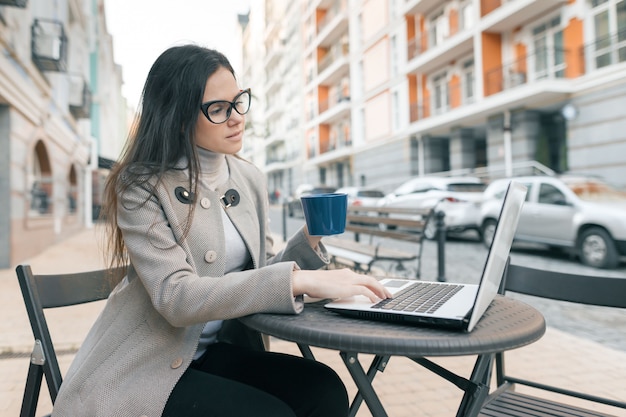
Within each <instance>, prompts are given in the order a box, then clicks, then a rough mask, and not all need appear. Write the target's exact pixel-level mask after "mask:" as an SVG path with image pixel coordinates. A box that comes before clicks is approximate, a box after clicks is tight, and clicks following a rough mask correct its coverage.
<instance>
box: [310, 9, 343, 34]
mask: <svg viewBox="0 0 626 417" xmlns="http://www.w3.org/2000/svg"><path fill="white" fill-rule="evenodd" d="M347 8H348V6H347V4H346V2H345V1H341V2H340V3H339V4H335V5H334V6H333V7H332V8H330V9H328V10H327V11H326V15H325V16H324V17H323V18H322V20H320V21H319V22H318V23H317V34H320V33H321V32H322V31H323V30H324V28H325V27H326V26H328V24H329V23H330V22H331V21H332V20H333V19H334V18H335V17H336V16H337V15H338V14H340V13H343V12H344V11H345V10H346V9H347Z"/></svg>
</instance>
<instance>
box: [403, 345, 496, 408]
mask: <svg viewBox="0 0 626 417" xmlns="http://www.w3.org/2000/svg"><path fill="white" fill-rule="evenodd" d="M492 357H493V355H479V356H478V358H477V359H476V363H475V364H474V369H473V370H472V375H471V376H470V379H467V378H464V377H461V376H459V375H457V374H455V373H453V372H451V371H449V370H448V369H445V368H443V367H441V366H440V365H437V364H436V363H434V362H432V361H430V360H428V359H426V358H410V359H411V360H412V361H414V362H415V363H418V364H420V365H422V366H423V367H424V368H426V369H428V370H429V371H431V372H434V373H435V374H437V375H439V376H441V377H443V378H444V379H447V380H448V381H450V382H452V383H453V384H454V385H456V386H457V387H458V388H460V389H461V390H463V391H464V394H463V399H462V400H461V404H460V405H459V410H458V412H457V414H456V416H457V417H476V416H477V415H478V413H479V412H480V408H481V406H482V404H483V402H484V401H485V398H487V395H488V394H489V378H490V375H491V363H492Z"/></svg>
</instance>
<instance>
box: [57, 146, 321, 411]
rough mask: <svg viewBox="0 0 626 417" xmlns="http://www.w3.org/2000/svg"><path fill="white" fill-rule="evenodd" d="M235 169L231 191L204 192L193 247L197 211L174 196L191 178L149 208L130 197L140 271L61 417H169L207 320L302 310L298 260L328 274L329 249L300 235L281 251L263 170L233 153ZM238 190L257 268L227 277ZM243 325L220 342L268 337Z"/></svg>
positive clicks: (133, 273)
mask: <svg viewBox="0 0 626 417" xmlns="http://www.w3.org/2000/svg"><path fill="white" fill-rule="evenodd" d="M227 163H228V166H229V169H230V179H229V181H228V183H227V184H226V185H225V186H224V187H222V188H221V189H219V190H217V191H218V192H213V191H210V190H208V189H199V190H198V194H199V195H198V198H197V199H196V207H195V216H194V219H193V224H192V225H191V229H190V231H189V235H188V237H187V239H186V240H184V241H181V235H182V233H183V228H184V219H185V216H186V214H187V209H188V207H189V206H188V205H187V204H184V203H181V202H180V201H179V200H178V199H177V198H176V196H175V191H174V190H175V189H176V187H178V186H183V187H184V186H185V184H186V182H185V179H186V177H185V174H184V173H183V172H174V173H172V174H171V175H170V176H168V178H167V179H166V180H165V181H164V184H163V185H161V186H159V187H158V188H157V192H156V195H155V196H153V197H151V198H150V199H149V200H148V202H147V203H146V204H145V205H143V206H142V207H139V206H140V204H141V202H143V201H144V200H145V199H146V198H147V196H148V195H149V194H148V192H147V191H146V190H145V189H143V188H136V189H133V190H131V191H129V192H127V193H126V194H125V195H124V196H123V198H122V200H123V204H122V207H121V208H120V209H119V210H118V213H119V216H118V220H119V225H120V228H121V229H122V231H123V235H124V239H125V242H126V245H127V247H128V252H129V254H130V259H131V267H130V268H129V272H128V275H127V277H126V278H125V279H124V280H123V281H122V282H121V283H120V284H119V285H118V286H117V287H116V289H115V290H114V292H113V293H112V294H111V296H110V297H109V299H108V301H107V304H106V306H105V308H104V310H103V311H102V313H101V314H100V316H99V317H98V319H97V321H96V323H95V324H94V326H93V328H92V329H91V330H90V332H89V334H88V335H87V338H86V340H85V341H84V343H83V345H82V346H81V348H80V350H79V351H78V353H77V355H76V357H75V359H74V362H73V363H72V365H71V367H70V369H69V371H68V372H67V375H66V377H65V380H64V381H63V384H62V386H61V391H60V393H59V396H58V398H57V401H56V403H55V406H54V412H53V416H54V417H80V416H85V417H98V416H101V417H114V416H120V417H121V416H124V417H127V416H131V417H134V416H137V417H139V416H148V417H159V416H160V415H161V413H162V411H163V408H164V406H165V403H166V401H167V399H168V397H169V395H170V393H171V392H172V390H173V388H174V386H175V385H176V382H177V381H178V380H179V378H180V377H181V375H182V374H183V372H185V370H186V369H187V367H188V366H189V364H190V362H191V360H192V358H193V356H194V353H195V351H196V348H197V345H198V340H199V338H200V333H201V331H202V328H203V325H204V323H205V322H207V321H210V320H215V319H225V320H228V319H234V318H237V317H241V316H245V315H248V314H251V313H257V312H273V313H286V314H295V313H298V312H300V311H301V310H302V308H303V305H302V303H301V302H300V301H297V300H294V297H293V296H292V288H291V273H292V271H293V269H294V262H290V261H296V260H297V262H298V266H299V267H300V268H302V269H318V268H320V267H322V266H323V265H324V264H325V263H326V262H327V260H326V259H324V257H325V251H324V248H323V246H322V253H321V254H319V255H318V254H317V253H316V252H315V251H313V250H312V249H311V247H310V246H309V245H308V242H307V240H306V238H305V236H304V233H303V232H302V230H300V231H299V232H298V233H296V235H294V237H292V238H291V239H290V240H289V242H288V243H287V246H286V247H285V249H284V250H283V251H281V252H280V253H278V254H276V255H274V253H273V250H272V239H271V236H270V233H269V228H268V203H267V191H266V187H265V183H264V180H263V175H262V173H261V172H260V171H259V170H258V169H256V168H255V167H254V166H253V165H252V164H250V163H248V162H245V161H242V160H239V159H237V158H234V157H227ZM231 188H232V189H235V190H237V191H238V192H239V194H240V196H241V201H240V203H239V204H238V205H236V206H233V207H229V208H227V209H226V213H227V214H228V216H229V217H230V219H231V220H232V222H233V224H234V225H235V227H236V228H237V230H238V231H239V233H240V234H241V236H242V237H243V240H244V242H245V244H246V246H247V247H248V250H249V251H250V255H251V257H252V262H253V265H252V266H251V269H249V270H246V271H241V272H236V273H230V274H228V275H224V270H225V265H226V257H227V255H228V254H226V253H225V241H224V236H223V226H222V218H221V214H220V210H222V207H221V203H220V200H219V197H220V196H222V195H223V194H224V192H225V191H226V190H228V189H231ZM236 324H237V322H236V321H235V320H229V321H227V322H226V324H225V326H224V328H223V329H222V332H221V333H220V339H221V340H231V341H232V340H244V339H245V340H256V341H257V342H258V341H259V340H260V337H259V335H258V334H256V333H252V332H251V331H248V333H250V334H252V335H253V336H256V339H255V338H254V337H252V338H250V334H248V335H246V334H244V332H242V330H243V328H242V327H243V326H241V325H239V326H236ZM233 325H234V326H233ZM233 328H234V329H235V330H234V331H230V330H232V329H233ZM246 337H247V339H246ZM257 346H259V345H258V344H257Z"/></svg>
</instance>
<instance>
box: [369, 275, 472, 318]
mask: <svg viewBox="0 0 626 417" xmlns="http://www.w3.org/2000/svg"><path fill="white" fill-rule="evenodd" d="M461 288H463V285H456V284H451V285H441V284H434V283H431V282H416V283H415V285H412V286H410V287H408V288H405V289H404V290H402V291H400V292H399V293H397V294H396V295H394V297H393V298H388V299H386V300H382V301H380V302H379V303H377V304H375V305H374V306H372V307H373V308H380V309H383V310H393V311H410V312H416V313H434V312H435V311H437V309H438V308H439V307H441V306H442V305H443V304H444V303H445V302H446V301H448V300H449V299H450V298H451V297H452V296H453V295H454V294H456V293H457V292H459V291H460V290H461Z"/></svg>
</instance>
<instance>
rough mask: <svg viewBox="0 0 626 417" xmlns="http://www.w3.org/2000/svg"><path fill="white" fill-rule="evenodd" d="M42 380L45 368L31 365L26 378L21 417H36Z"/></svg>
mask: <svg viewBox="0 0 626 417" xmlns="http://www.w3.org/2000/svg"><path fill="white" fill-rule="evenodd" d="M42 380H43V368H42V367H41V366H40V365H35V364H33V363H31V364H30V366H29V367H28V376H27V377H26V388H25V389H24V398H23V399H22V409H21V411H20V417H35V412H36V411H37V403H38V402H39V392H40V390H41V382H42Z"/></svg>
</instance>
